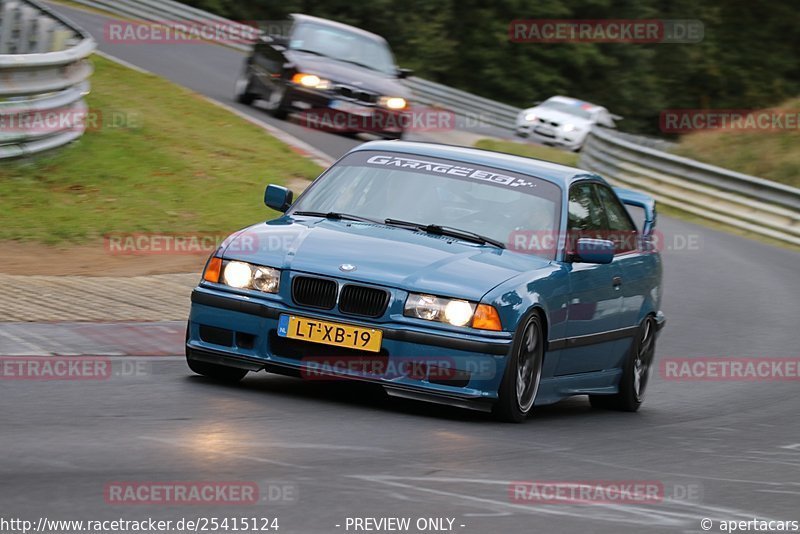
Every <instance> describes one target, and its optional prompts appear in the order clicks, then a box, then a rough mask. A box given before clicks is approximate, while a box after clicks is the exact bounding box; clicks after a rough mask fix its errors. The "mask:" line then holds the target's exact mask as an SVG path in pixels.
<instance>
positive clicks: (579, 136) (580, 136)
mask: <svg viewBox="0 0 800 534" xmlns="http://www.w3.org/2000/svg"><path fill="white" fill-rule="evenodd" d="M536 128H537V125H536V124H533V123H518V124H517V127H516V130H515V131H516V134H517V135H518V136H520V137H526V138H527V137H530V138H531V139H534V140H535V141H536V142H538V143H542V144H545V145H553V146H558V147H562V148H567V149H569V150H577V149H579V148H581V146H583V141H584V140H585V138H586V135H585V134H584V133H583V132H576V131H572V132H569V133H565V132H562V131H561V130H559V129H554V130H551V131H550V132H548V133H546V134H545V133H542V132H540V131H537V130H536Z"/></svg>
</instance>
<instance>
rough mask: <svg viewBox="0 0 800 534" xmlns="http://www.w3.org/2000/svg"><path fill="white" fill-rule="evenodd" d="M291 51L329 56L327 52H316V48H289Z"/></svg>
mask: <svg viewBox="0 0 800 534" xmlns="http://www.w3.org/2000/svg"><path fill="white" fill-rule="evenodd" d="M289 50H291V51H292V52H305V53H306V54H314V55H315V56H321V57H331V56H329V55H328V54H323V53H322V52H317V51H316V50H309V49H307V48H290V49H289Z"/></svg>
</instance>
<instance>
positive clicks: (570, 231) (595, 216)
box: [567, 183, 608, 251]
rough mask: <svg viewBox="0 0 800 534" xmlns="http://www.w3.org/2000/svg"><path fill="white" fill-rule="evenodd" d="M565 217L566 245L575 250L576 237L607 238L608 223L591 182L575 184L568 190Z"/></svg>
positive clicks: (570, 249)
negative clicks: (567, 204) (567, 210)
mask: <svg viewBox="0 0 800 534" xmlns="http://www.w3.org/2000/svg"><path fill="white" fill-rule="evenodd" d="M568 209H569V213H568V217H567V246H568V250H569V251H575V246H576V244H577V242H578V239H580V238H581V237H590V238H593V239H607V234H608V225H607V223H606V218H605V215H604V214H603V207H602V205H601V204H600V202H599V201H598V200H597V196H596V195H595V194H594V187H593V185H592V184H591V183H583V184H575V185H573V186H572V187H571V188H570V190H569V207H568Z"/></svg>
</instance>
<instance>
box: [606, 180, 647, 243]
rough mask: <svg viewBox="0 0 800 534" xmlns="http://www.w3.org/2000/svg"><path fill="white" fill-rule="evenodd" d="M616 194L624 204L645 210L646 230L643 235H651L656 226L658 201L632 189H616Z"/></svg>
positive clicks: (644, 229) (643, 229) (643, 230)
mask: <svg viewBox="0 0 800 534" xmlns="http://www.w3.org/2000/svg"><path fill="white" fill-rule="evenodd" d="M614 192H615V193H616V194H617V196H618V197H619V199H620V200H621V201H622V203H623V204H626V205H628V206H636V207H637V208H642V209H643V210H644V228H642V234H644V235H650V234H651V233H653V228H655V226H656V201H655V199H654V198H653V197H651V196H649V195H645V194H644V193H640V192H639V191H633V190H631V189H624V188H622V187H615V188H614Z"/></svg>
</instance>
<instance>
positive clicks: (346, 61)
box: [331, 56, 383, 72]
mask: <svg viewBox="0 0 800 534" xmlns="http://www.w3.org/2000/svg"><path fill="white" fill-rule="evenodd" d="M331 57H333V56H331ZM333 59H335V60H336V61H341V62H342V63H350V64H351V65H356V66H357V67H363V68H365V69H369V70H374V71H376V72H383V71H382V70H381V69H378V68H376V67H373V66H371V65H366V64H364V63H359V62H358V61H353V60H351V59H342V58H338V57H334V58H333Z"/></svg>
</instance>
